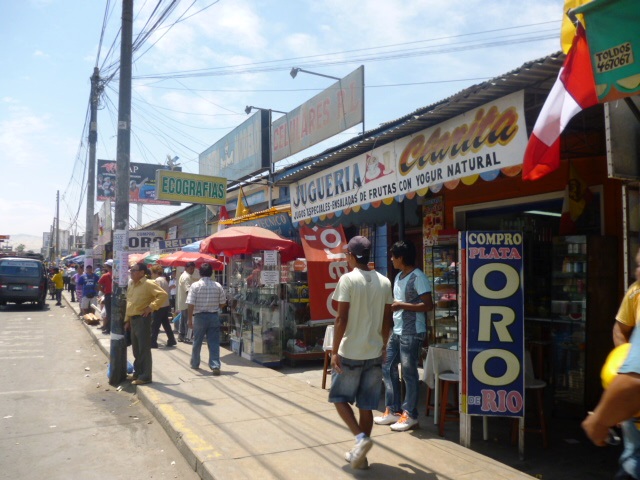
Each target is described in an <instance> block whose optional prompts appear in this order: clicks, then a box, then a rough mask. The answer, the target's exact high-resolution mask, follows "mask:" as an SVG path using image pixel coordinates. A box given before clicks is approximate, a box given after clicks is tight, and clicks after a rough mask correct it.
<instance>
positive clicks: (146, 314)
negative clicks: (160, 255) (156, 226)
mask: <svg viewBox="0 0 640 480" xmlns="http://www.w3.org/2000/svg"><path fill="white" fill-rule="evenodd" d="M148 273H149V272H148V270H147V266H146V265H145V264H144V263H137V264H135V265H134V266H133V267H131V268H130V269H129V275H130V276H131V284H130V286H129V288H128V289H127V310H126V313H125V328H127V329H131V349H132V350H133V358H134V361H133V369H134V374H133V375H131V376H129V377H127V378H128V379H130V380H133V381H132V382H131V384H132V385H144V384H146V383H151V379H152V359H151V320H152V316H151V313H152V312H154V311H156V310H158V309H159V308H160V306H161V305H163V304H164V303H165V302H166V301H167V300H168V299H169V295H167V292H165V291H164V289H163V288H162V287H161V286H160V285H158V284H157V283H156V282H154V281H152V280H148V279H147V274H148Z"/></svg>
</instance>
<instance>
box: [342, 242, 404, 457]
mask: <svg viewBox="0 0 640 480" xmlns="http://www.w3.org/2000/svg"><path fill="white" fill-rule="evenodd" d="M370 252H371V242H370V241H369V240H368V239H366V238H365V237H361V236H357V237H353V238H352V239H351V240H350V241H349V244H348V245H347V254H346V260H347V265H348V267H349V269H350V270H351V271H350V272H349V273H345V274H344V275H342V276H341V277H340V280H339V281H338V285H337V286H336V290H335V292H334V293H333V300H335V301H336V302H337V303H338V309H337V310H338V315H337V317H336V322H335V329H334V335H333V351H332V354H331V390H330V391H329V402H331V403H334V404H335V406H336V410H337V411H338V414H339V415H340V418H342V420H343V421H344V423H345V424H346V425H347V427H349V430H351V433H353V435H355V437H356V443H355V445H354V447H353V448H352V449H351V450H350V451H348V452H347V453H346V454H345V459H346V460H347V461H348V462H349V463H350V464H351V467H352V468H358V469H359V468H366V467H367V463H368V462H367V456H366V455H367V452H368V451H369V450H371V447H372V446H373V442H372V440H371V438H370V436H371V429H372V427H373V413H372V411H373V410H374V409H377V408H378V403H379V401H380V384H381V382H382V358H383V357H382V355H383V351H384V345H385V344H386V342H387V339H388V337H389V332H390V330H391V304H392V303H393V296H392V294H391V282H390V281H389V279H388V278H386V277H385V276H383V275H381V274H379V273H378V272H376V271H371V270H369V267H368V263H369V255H370ZM353 403H355V404H356V406H357V407H358V412H359V420H356V417H355V413H354V411H353V409H352V408H351V405H350V404H353Z"/></svg>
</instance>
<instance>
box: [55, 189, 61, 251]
mask: <svg viewBox="0 0 640 480" xmlns="http://www.w3.org/2000/svg"><path fill="white" fill-rule="evenodd" d="M59 255H60V190H58V192H57V193H56V249H55V252H54V260H55V262H56V264H57V262H58V256H59Z"/></svg>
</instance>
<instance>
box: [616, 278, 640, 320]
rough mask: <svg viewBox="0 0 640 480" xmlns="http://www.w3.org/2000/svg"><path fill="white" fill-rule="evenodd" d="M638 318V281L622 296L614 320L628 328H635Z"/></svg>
mask: <svg viewBox="0 0 640 480" xmlns="http://www.w3.org/2000/svg"><path fill="white" fill-rule="evenodd" d="M639 318H640V281H637V282H634V283H633V285H631V286H630V287H629V290H627V293H625V294H624V298H623V299H622V303H621V304H620V308H619V309H618V314H617V315H616V320H617V321H619V322H620V323H624V324H625V325H627V326H629V327H635V325H636V323H637V322H638V319H639Z"/></svg>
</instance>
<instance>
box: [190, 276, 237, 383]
mask: <svg viewBox="0 0 640 480" xmlns="http://www.w3.org/2000/svg"><path fill="white" fill-rule="evenodd" d="M199 271H200V280H198V281H197V282H195V283H193V284H192V285H191V288H189V293H188V294H187V302H186V303H187V311H188V316H189V320H188V322H189V328H192V329H193V348H192V350H191V368H193V369H198V368H200V350H201V349H202V342H203V340H204V336H205V334H206V335H207V346H208V347H209V368H211V372H212V373H213V375H216V376H217V375H220V315H219V314H220V308H221V307H223V306H224V305H225V304H226V303H227V297H226V296H225V293H224V290H223V288H222V285H220V284H219V283H218V282H215V281H213V280H211V274H212V273H213V267H212V266H211V264H210V263H203V264H202V266H201V267H200V269H199Z"/></svg>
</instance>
